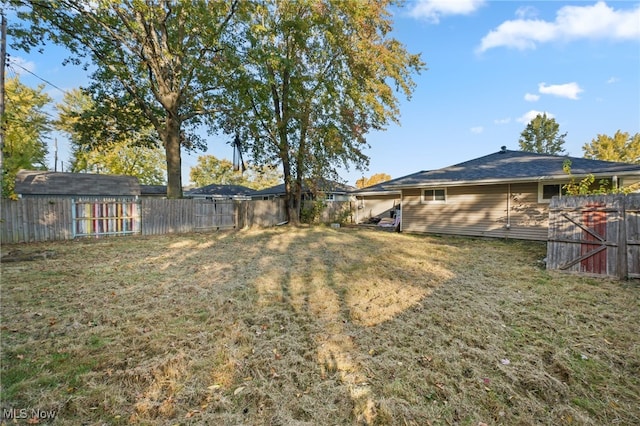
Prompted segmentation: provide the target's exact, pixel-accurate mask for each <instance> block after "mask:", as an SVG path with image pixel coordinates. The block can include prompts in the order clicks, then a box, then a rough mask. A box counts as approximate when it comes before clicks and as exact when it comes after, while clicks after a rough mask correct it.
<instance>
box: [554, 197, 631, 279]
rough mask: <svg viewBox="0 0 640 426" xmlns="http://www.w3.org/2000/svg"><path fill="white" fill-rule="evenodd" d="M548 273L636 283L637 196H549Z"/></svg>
mask: <svg viewBox="0 0 640 426" xmlns="http://www.w3.org/2000/svg"><path fill="white" fill-rule="evenodd" d="M547 269H555V270H561V271H570V272H579V273H583V274H589V275H605V276H612V277H618V278H627V277H628V278H640V194H631V195H590V196H575V197H562V198H558V197H554V198H553V199H552V200H551V204H550V205H549V239H548V243H547Z"/></svg>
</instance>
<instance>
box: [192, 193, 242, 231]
mask: <svg viewBox="0 0 640 426" xmlns="http://www.w3.org/2000/svg"><path fill="white" fill-rule="evenodd" d="M194 203H195V206H194V209H195V225H194V230H195V231H211V230H217V229H229V228H235V227H236V223H237V221H236V209H235V204H234V202H233V200H194Z"/></svg>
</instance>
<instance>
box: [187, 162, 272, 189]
mask: <svg viewBox="0 0 640 426" xmlns="http://www.w3.org/2000/svg"><path fill="white" fill-rule="evenodd" d="M189 177H190V179H191V181H192V182H193V183H194V184H196V185H197V186H198V187H201V186H207V185H211V184H214V183H215V184H219V185H242V186H246V187H247V188H251V189H264V188H269V187H271V186H275V185H277V184H278V182H280V177H281V174H280V172H279V171H278V170H277V169H276V168H275V167H273V166H268V165H264V166H254V165H251V164H249V165H248V166H247V167H246V169H244V170H243V171H240V170H236V168H235V167H234V165H233V163H232V162H231V161H229V160H225V159H218V158H217V157H215V156H213V155H201V156H199V157H198V162H197V164H196V165H195V166H194V167H191V171H190V174H189Z"/></svg>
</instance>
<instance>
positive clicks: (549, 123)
mask: <svg viewBox="0 0 640 426" xmlns="http://www.w3.org/2000/svg"><path fill="white" fill-rule="evenodd" d="M559 131H560V125H559V124H558V123H556V120H555V119H553V118H550V117H547V114H538V115H537V116H536V117H535V118H534V119H533V120H531V121H530V122H529V124H527V127H526V128H525V129H524V131H523V132H522V133H521V134H520V141H519V142H520V150H522V151H527V152H537V153H539V154H551V155H558V154H561V153H563V152H564V148H563V147H562V146H563V145H564V138H565V137H567V134H566V133H562V134H559Z"/></svg>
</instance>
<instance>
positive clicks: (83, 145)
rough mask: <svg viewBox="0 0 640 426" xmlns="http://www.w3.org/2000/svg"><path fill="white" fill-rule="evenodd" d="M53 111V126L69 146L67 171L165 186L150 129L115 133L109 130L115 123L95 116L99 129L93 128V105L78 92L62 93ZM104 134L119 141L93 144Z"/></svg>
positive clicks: (161, 159) (159, 153)
mask: <svg viewBox="0 0 640 426" xmlns="http://www.w3.org/2000/svg"><path fill="white" fill-rule="evenodd" d="M56 108H57V110H58V119H57V120H55V122H54V125H55V127H56V128H58V129H59V130H61V131H63V132H66V133H67V134H68V135H69V138H70V142H71V156H72V158H71V171H73V172H95V173H109V174H122V175H128V176H135V177H137V178H138V180H139V181H140V183H142V184H144V185H162V184H164V183H165V182H166V179H165V175H166V162H165V158H164V153H163V151H162V150H161V149H160V148H158V144H157V143H156V142H157V140H154V139H153V136H154V135H155V132H154V131H153V129H152V128H151V126H150V125H147V126H146V127H145V128H142V129H131V130H130V131H128V132H126V133H125V132H117V131H113V130H112V129H113V128H115V127H117V126H118V122H117V119H116V118H115V117H109V116H105V115H98V116H99V117H100V120H101V123H102V124H101V126H99V127H98V126H96V125H94V123H93V122H92V121H93V120H94V119H95V118H96V117H97V115H95V110H96V108H95V105H94V103H93V100H92V99H91V97H90V96H89V95H88V94H86V93H85V92H83V91H82V90H80V89H74V90H71V91H69V92H66V93H65V95H64V98H63V101H62V103H59V104H57V105H56ZM105 134H107V135H118V136H119V138H118V139H117V140H110V141H109V143H96V141H102V140H104V136H105ZM150 141H151V142H150Z"/></svg>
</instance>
